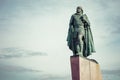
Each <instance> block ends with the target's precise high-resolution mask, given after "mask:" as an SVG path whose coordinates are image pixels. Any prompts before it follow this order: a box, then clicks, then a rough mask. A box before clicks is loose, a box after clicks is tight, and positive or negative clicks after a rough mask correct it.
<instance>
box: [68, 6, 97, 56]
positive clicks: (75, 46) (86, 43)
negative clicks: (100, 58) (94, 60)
mask: <svg viewBox="0 0 120 80" xmlns="http://www.w3.org/2000/svg"><path fill="white" fill-rule="evenodd" d="M67 42H68V46H69V49H71V50H72V51H73V55H74V56H76V55H79V56H82V57H87V56H89V55H91V53H92V52H95V49H94V42H93V37H92V32H91V29H90V22H89V20H88V18H87V15H86V14H83V9H82V8H81V7H80V6H78V7H77V9H76V13H75V14H73V15H72V16H71V19H70V23H69V30H68V36H67Z"/></svg>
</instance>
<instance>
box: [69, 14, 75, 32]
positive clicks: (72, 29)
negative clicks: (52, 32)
mask: <svg viewBox="0 0 120 80" xmlns="http://www.w3.org/2000/svg"><path fill="white" fill-rule="evenodd" d="M73 21H74V19H73V15H72V16H71V18H70V22H69V30H71V31H72V32H74V28H73Z"/></svg>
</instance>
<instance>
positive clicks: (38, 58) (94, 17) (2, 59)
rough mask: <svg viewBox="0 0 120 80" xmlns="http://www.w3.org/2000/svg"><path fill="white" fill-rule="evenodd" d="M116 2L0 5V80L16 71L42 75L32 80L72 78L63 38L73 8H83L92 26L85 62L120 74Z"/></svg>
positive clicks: (22, 0)
mask: <svg viewBox="0 0 120 80" xmlns="http://www.w3.org/2000/svg"><path fill="white" fill-rule="evenodd" d="M119 3H120V1H119V0H60V1H58V0H0V77H2V79H3V80H7V78H6V77H4V76H5V75H7V76H8V78H9V77H10V76H11V75H12V74H14V73H15V72H20V73H24V74H26V75H28V72H31V73H36V75H38V74H40V75H39V76H43V75H44V77H38V78H33V79H34V80H38V79H41V80H42V79H44V80H48V79H49V80H50V79H51V80H54V79H55V78H56V77H57V75H59V76H58V77H57V78H58V80H59V79H60V80H61V78H62V79H63V80H64V78H65V77H66V76H69V75H71V74H70V56H71V55H73V54H72V51H70V50H69V48H68V46H67V41H66V38H67V33H68V27H69V26H68V25H69V20H70V17H71V15H72V14H74V13H75V11H76V7H77V6H82V8H83V10H84V13H85V14H87V16H88V18H89V20H90V23H91V26H90V27H91V30H92V33H93V38H94V43H95V49H96V53H93V54H92V55H91V56H89V58H92V59H96V60H97V61H98V62H99V64H100V67H101V69H108V70H120V64H119V63H120V60H119V56H120V54H119V51H120V42H119V41H120V35H119V34H120V31H119V30H120V26H119V25H120V22H119V21H120V20H119V19H120V15H119V13H120V9H119ZM8 67H9V68H8ZM10 73H12V74H10ZM53 75H55V76H53ZM60 75H61V76H60ZM16 76H17V74H16ZM21 76H22V75H21ZM12 80H13V79H12ZM15 80H19V79H16V78H15ZM26 80H27V79H26ZM28 80H30V79H28ZM31 80H32V79H31Z"/></svg>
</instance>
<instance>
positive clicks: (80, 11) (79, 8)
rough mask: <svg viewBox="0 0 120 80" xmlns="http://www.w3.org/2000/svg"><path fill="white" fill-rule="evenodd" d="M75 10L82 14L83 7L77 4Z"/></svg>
mask: <svg viewBox="0 0 120 80" xmlns="http://www.w3.org/2000/svg"><path fill="white" fill-rule="evenodd" d="M76 12H77V13H82V14H83V9H82V7H81V6H78V7H77V8H76Z"/></svg>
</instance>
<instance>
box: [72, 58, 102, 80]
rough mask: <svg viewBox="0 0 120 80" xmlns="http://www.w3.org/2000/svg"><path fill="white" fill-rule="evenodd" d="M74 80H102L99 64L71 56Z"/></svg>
mask: <svg viewBox="0 0 120 80" xmlns="http://www.w3.org/2000/svg"><path fill="white" fill-rule="evenodd" d="M70 61H71V71H72V72H71V73H72V80H102V76H101V71H100V67H99V64H98V63H96V62H95V61H93V60H90V59H87V58H83V57H80V56H71V57H70Z"/></svg>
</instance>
